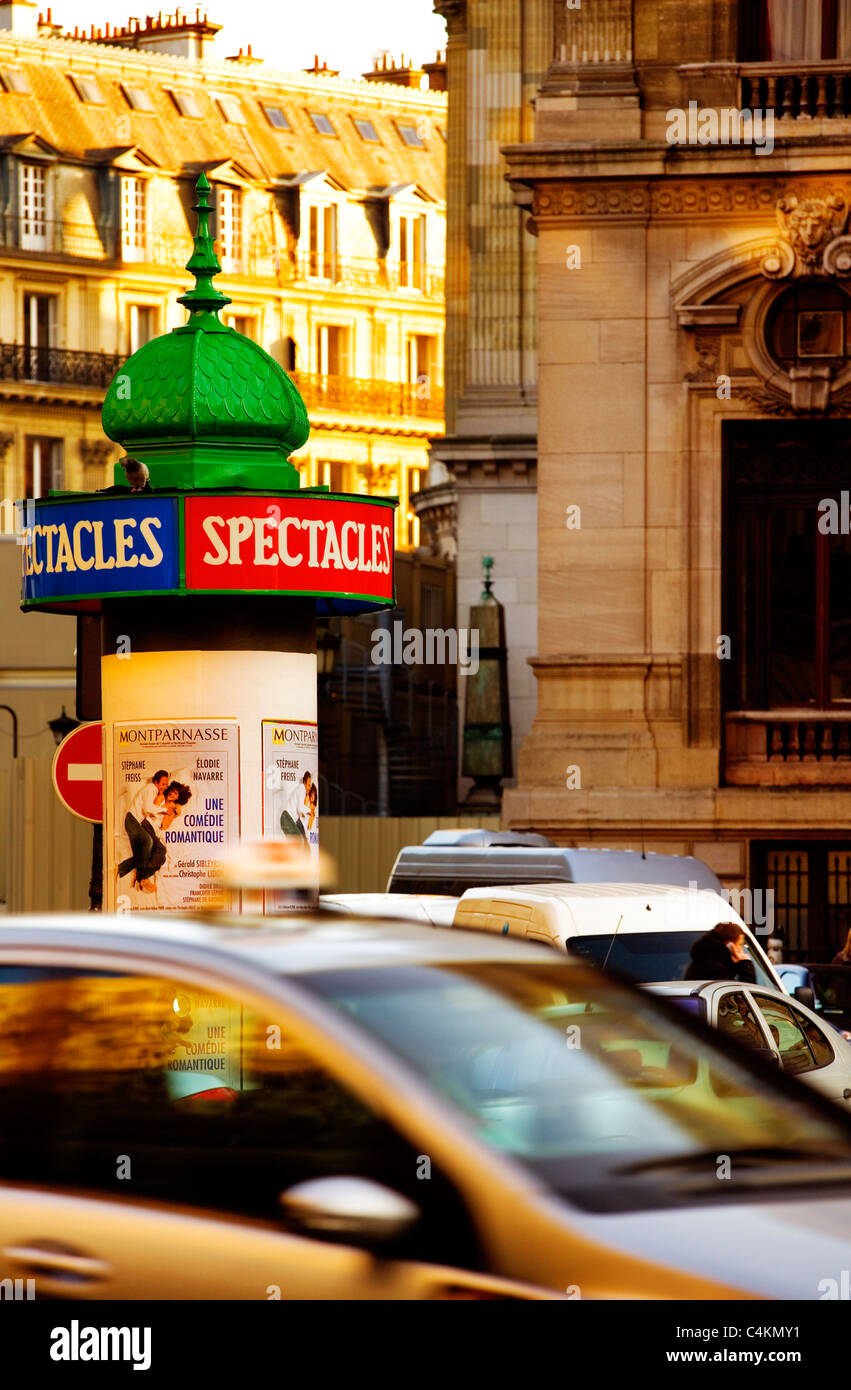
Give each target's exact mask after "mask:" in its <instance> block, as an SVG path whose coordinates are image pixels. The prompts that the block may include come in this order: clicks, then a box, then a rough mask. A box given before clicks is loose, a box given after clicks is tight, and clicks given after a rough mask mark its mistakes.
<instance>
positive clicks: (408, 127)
mask: <svg viewBox="0 0 851 1390" xmlns="http://www.w3.org/2000/svg"><path fill="white" fill-rule="evenodd" d="M396 129H397V130H398V132H399V134H400V135H401V137H402V139H403V140H404V142H405V144H406V145H407V146H408V147H409V149H412V150H424V149H425V147H426V145H425V141H424V140H423V138H422V136H421V135H420V128H419V126H416V125H414V123H413V121H397V122H396Z"/></svg>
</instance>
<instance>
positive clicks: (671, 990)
mask: <svg viewBox="0 0 851 1390" xmlns="http://www.w3.org/2000/svg"><path fill="white" fill-rule="evenodd" d="M713 983H714V984H723V983H725V982H724V981H722V980H715V981H712V980H654V981H653V983H652V984H646V985H642V986H641V987H642V989H647V990H649V991H650V993H651V994H667V995H671V996H673V995H677V996H680V997H681V998H683V999H686V998H688V997H689V996H691V995H693V994H700V992H701V990H702V989H703V988H704V986H705V985H707V984H713ZM727 983H729V982H727Z"/></svg>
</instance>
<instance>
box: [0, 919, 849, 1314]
mask: <svg viewBox="0 0 851 1390" xmlns="http://www.w3.org/2000/svg"><path fill="white" fill-rule="evenodd" d="M0 1114H2V1117H3V1123H2V1126H0V1278H3V1279H12V1280H16V1279H18V1280H21V1281H26V1280H32V1281H33V1284H32V1287H33V1289H34V1295H35V1297H36V1298H43V1297H48V1298H50V1297H61V1298H64V1299H68V1298H78V1299H112V1298H117V1299H131V1298H133V1299H136V1298H143V1299H144V1298H155V1299H193V1300H200V1299H277V1298H281V1299H338V1298H344V1299H455V1298H460V1299H469V1298H483V1299H493V1298H498V1299H499V1298H503V1299H506V1298H507V1299H538V1298H553V1297H555V1298H577V1297H581V1298H586V1299H587V1298H595V1297H598V1298H606V1297H608V1298H615V1297H617V1298H655V1299H659V1298H663V1299H683V1298H686V1299H713V1298H714V1299H725V1300H726V1299H731V1298H737V1297H743V1296H754V1295H756V1296H758V1297H759V1296H764V1297H779V1298H805V1299H817V1298H818V1297H819V1285H820V1282H822V1281H823V1280H824V1279H825V1278H826V1277H829V1276H832V1275H833V1274H834V1271H841V1270H842V1269H847V1267H848V1262H849V1257H851V1125H849V1122H848V1121H847V1120H846V1118H845V1117H844V1116H843V1115H842V1114H841V1113H839V1112H835V1111H834V1107H832V1106H829V1105H828V1104H827V1103H826V1102H824V1101H823V1100H822V1099H821V1098H819V1097H817V1096H811V1095H809V1094H808V1093H806V1092H804V1091H803V1090H802V1088H801V1087H799V1086H798V1085H797V1083H794V1082H789V1081H787V1080H786V1079H785V1078H784V1077H783V1076H782V1075H780V1073H779V1072H778V1074H777V1076H776V1077H774V1076H772V1075H770V1074H767V1073H764V1069H761V1068H760V1067H759V1066H758V1064H755V1063H754V1062H753V1060H752V1059H751V1058H750V1057H749V1056H748V1054H747V1053H746V1052H745V1051H743V1050H742V1049H734V1048H733V1047H731V1046H730V1045H729V1044H727V1043H725V1041H724V1040H723V1039H721V1038H716V1037H714V1036H713V1035H712V1034H710V1033H708V1032H707V1031H706V1030H705V1029H704V1028H702V1027H700V1026H698V1025H696V1024H694V1023H693V1022H692V1021H691V1020H690V1019H688V1018H687V1017H686V1016H680V1015H679V1014H677V1012H676V1011H675V1010H673V1009H671V1008H669V1007H667V1006H665V1005H663V1004H662V1003H660V1001H658V1000H656V999H654V998H653V996H652V995H650V994H648V993H646V992H642V991H639V990H636V989H633V988H632V987H630V986H623V985H621V984H619V983H617V982H616V981H613V980H611V979H608V978H606V977H604V976H603V975H601V974H599V973H598V972H597V971H595V970H594V969H593V968H592V967H590V966H589V965H587V964H586V963H582V962H573V961H570V960H568V959H566V958H564V957H563V956H559V955H557V954H556V953H555V952H553V953H546V952H542V951H540V950H539V949H538V948H536V947H535V946H533V945H529V944H527V943H525V942H522V941H513V940H510V939H509V940H505V939H502V938H498V937H493V936H490V935H489V934H487V933H481V932H461V931H458V930H456V929H453V930H452V931H444V930H441V929H439V928H433V927H430V926H424V925H422V926H421V925H418V924H415V923H391V922H388V921H387V920H386V919H385V920H381V921H371V920H358V919H354V918H350V917H346V918H340V917H335V918H329V917H327V916H325V917H323V916H319V915H317V916H314V917H310V916H296V915H293V916H292V917H291V918H287V919H286V920H280V919H278V920H271V921H270V920H268V919H266V920H265V921H263V922H261V923H258V924H254V925H252V924H251V923H250V922H247V921H245V920H243V921H241V922H239V923H237V922H233V923H231V924H227V922H224V921H223V922H222V924H221V925H212V924H210V923H207V924H205V923H203V922H201V921H196V920H193V919H187V918H180V919H169V918H167V917H165V916H163V915H160V914H157V915H156V916H153V915H152V916H151V917H150V918H149V917H147V915H143V914H133V915H129V914H127V915H124V916H119V917H113V918H109V917H98V918H96V919H95V918H92V917H88V916H81V917H77V918H64V919H63V918H17V919H16V918H10V917H6V918H0ZM719 1156H723V1158H724V1162H725V1163H726V1165H727V1171H726V1172H725V1175H724V1176H725V1180H724V1181H719V1173H718V1159H719ZM837 1277H838V1276H837Z"/></svg>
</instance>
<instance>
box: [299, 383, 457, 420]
mask: <svg viewBox="0 0 851 1390" xmlns="http://www.w3.org/2000/svg"><path fill="white" fill-rule="evenodd" d="M289 375H290V376H291V377H292V379H293V381H294V382H295V384H296V386H297V387H298V389H299V391H300V392H301V394H302V397H303V399H304V403H305V405H306V406H307V407H308V408H310V407H311V406H313V407H314V408H318V409H323V408H328V409H335V410H336V409H339V410H341V411H343V412H344V413H345V412H351V413H352V414H358V415H362V414H368V415H391V416H397V417H398V416H406V415H413V416H427V417H428V418H430V419H438V420H439V419H440V418H441V417H442V415H443V387H442V386H431V385H429V383H427V382H420V383H417V384H411V383H409V382H406V381H371V380H369V379H368V378H366V377H355V376H319V375H317V374H315V373H309V372H290V373H289Z"/></svg>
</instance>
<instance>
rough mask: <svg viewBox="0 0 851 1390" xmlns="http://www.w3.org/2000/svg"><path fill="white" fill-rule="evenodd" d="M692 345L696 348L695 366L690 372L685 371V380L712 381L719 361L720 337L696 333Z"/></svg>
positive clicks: (716, 372)
mask: <svg viewBox="0 0 851 1390" xmlns="http://www.w3.org/2000/svg"><path fill="white" fill-rule="evenodd" d="M694 345H695V348H696V349H697V367H696V368H695V370H694V371H692V372H686V376H685V379H686V381H714V379H715V378H716V377H717V375H718V368H719V365H720V361H721V341H720V339H719V338H717V337H709V336H708V335H707V334H705V333H698V334H696V336H695V344H694Z"/></svg>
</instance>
